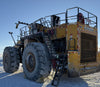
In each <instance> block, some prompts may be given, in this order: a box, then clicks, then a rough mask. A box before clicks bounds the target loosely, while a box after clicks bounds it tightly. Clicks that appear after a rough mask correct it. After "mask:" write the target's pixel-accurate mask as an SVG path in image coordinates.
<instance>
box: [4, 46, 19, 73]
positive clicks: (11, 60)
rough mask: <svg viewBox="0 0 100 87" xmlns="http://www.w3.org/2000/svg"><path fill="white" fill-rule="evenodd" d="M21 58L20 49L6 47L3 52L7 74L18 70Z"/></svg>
mask: <svg viewBox="0 0 100 87" xmlns="http://www.w3.org/2000/svg"><path fill="white" fill-rule="evenodd" d="M19 63H20V57H19V52H18V49H17V48H15V47H6V48H5V49H4V52H3V68H4V70H5V72H7V73H13V72H15V71H17V70H18V68H19Z"/></svg>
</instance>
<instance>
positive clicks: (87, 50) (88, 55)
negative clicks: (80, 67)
mask: <svg viewBox="0 0 100 87" xmlns="http://www.w3.org/2000/svg"><path fill="white" fill-rule="evenodd" d="M94 61H96V36H93V35H89V34H85V33H81V63H84V62H94Z"/></svg>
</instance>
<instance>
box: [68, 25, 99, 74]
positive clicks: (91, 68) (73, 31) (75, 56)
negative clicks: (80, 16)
mask: <svg viewBox="0 0 100 87" xmlns="http://www.w3.org/2000/svg"><path fill="white" fill-rule="evenodd" d="M81 33H87V34H90V35H94V36H96V40H97V29H96V28H92V27H89V26H88V25H84V24H81V23H76V24H69V25H68V26H67V33H66V38H67V39H66V40H67V48H68V47H69V42H68V40H69V39H70V38H74V39H75V49H69V48H68V50H69V51H68V55H69V56H68V71H69V73H70V74H71V76H79V75H83V74H87V73H91V72H95V71H97V70H99V69H100V53H97V55H96V61H95V62H85V63H81V61H80V60H81ZM73 44H74V43H73V41H72V45H73ZM96 45H97V43H96ZM97 49H98V48H97Z"/></svg>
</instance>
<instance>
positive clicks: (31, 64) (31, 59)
mask: <svg viewBox="0 0 100 87" xmlns="http://www.w3.org/2000/svg"><path fill="white" fill-rule="evenodd" d="M35 64H36V62H35V56H34V55H33V54H32V53H28V55H27V57H26V59H25V65H26V68H27V70H28V71H29V72H32V71H33V70H34V69H35Z"/></svg>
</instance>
